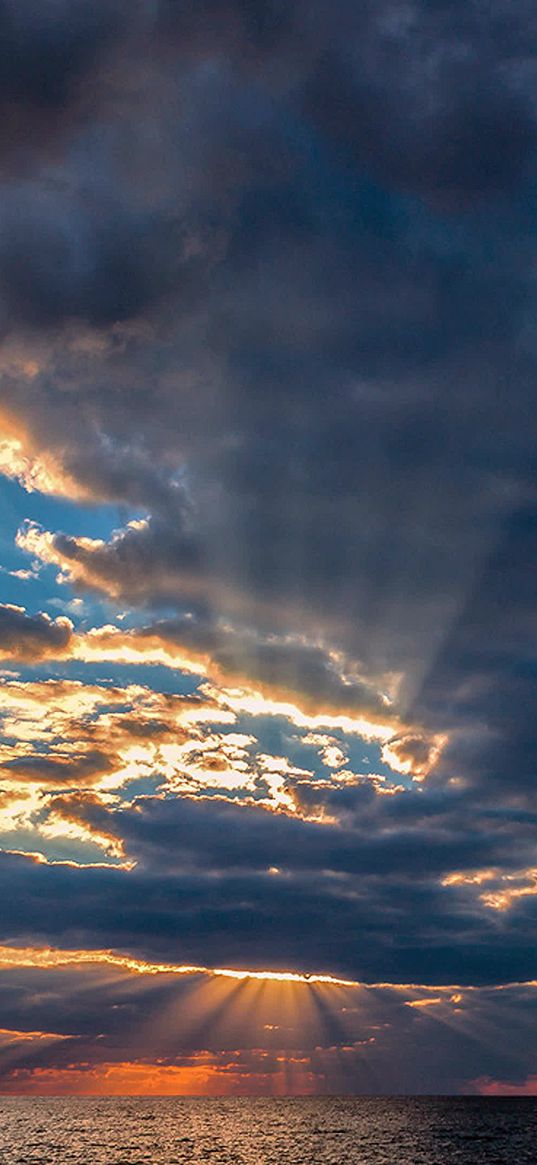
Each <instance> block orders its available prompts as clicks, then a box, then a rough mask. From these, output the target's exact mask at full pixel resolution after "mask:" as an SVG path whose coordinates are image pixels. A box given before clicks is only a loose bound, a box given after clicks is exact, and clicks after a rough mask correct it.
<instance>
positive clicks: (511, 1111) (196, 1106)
mask: <svg viewBox="0 0 537 1165" xmlns="http://www.w3.org/2000/svg"><path fill="white" fill-rule="evenodd" d="M0 1162H1V1163H2V1165H30V1163H34V1162H39V1163H46V1165H56V1163H58V1165H59V1163H61V1165H142V1163H144V1165H147V1163H148V1162H150V1163H152V1162H154V1163H155V1165H536V1163H537V1100H532V1099H531V1098H509V1099H501V1098H500V1099H496V1098H486V1099H482V1098H478V1097H476V1098H474V1097H465V1098H458V1097H457V1098H452V1097H444V1098H435V1097H425V1098H421V1097H420V1098H395V1099H389V1098H385V1097H379V1098H371V1099H370V1098H361V1097H360V1098H352V1099H348V1098H345V1099H343V1098H341V1099H340V1098H328V1097H326V1098H320V1099H289V1100H272V1099H270V1100H267V1099H233V1100H231V1099H225V1100H221V1099H190V1098H188V1099H183V1098H175V1097H174V1098H172V1099H168V1098H157V1099H152V1098H151V1099H146V1098H141V1099H139V1098H138V1097H115V1098H110V1099H108V1098H107V1099H101V1098H98V1097H97V1098H84V1099H79V1098H77V1099H72V1098H67V1099H63V1098H60V1097H54V1098H52V1099H48V1098H39V1099H34V1098H22V1097H9V1098H1V1099H0Z"/></svg>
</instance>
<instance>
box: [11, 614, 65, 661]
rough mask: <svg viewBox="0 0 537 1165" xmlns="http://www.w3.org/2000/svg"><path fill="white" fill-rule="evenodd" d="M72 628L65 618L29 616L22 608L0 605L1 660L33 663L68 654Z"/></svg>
mask: <svg viewBox="0 0 537 1165" xmlns="http://www.w3.org/2000/svg"><path fill="white" fill-rule="evenodd" d="M72 634H73V625H72V623H71V621H70V620H69V619H67V618H66V617H65V616H64V615H59V616H58V618H57V619H51V618H50V616H49V615H46V614H43V613H40V614H38V615H28V614H27V613H26V611H25V610H24V608H23V607H16V606H13V605H12V604H10V603H2V604H0V653H1V655H2V657H3V658H4V659H11V660H20V661H25V662H29V663H33V662H35V661H38V660H42V659H46V658H47V656H52V657H53V658H58V657H61V656H62V655H66V654H68V652H69V647H70V644H71V639H72Z"/></svg>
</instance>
